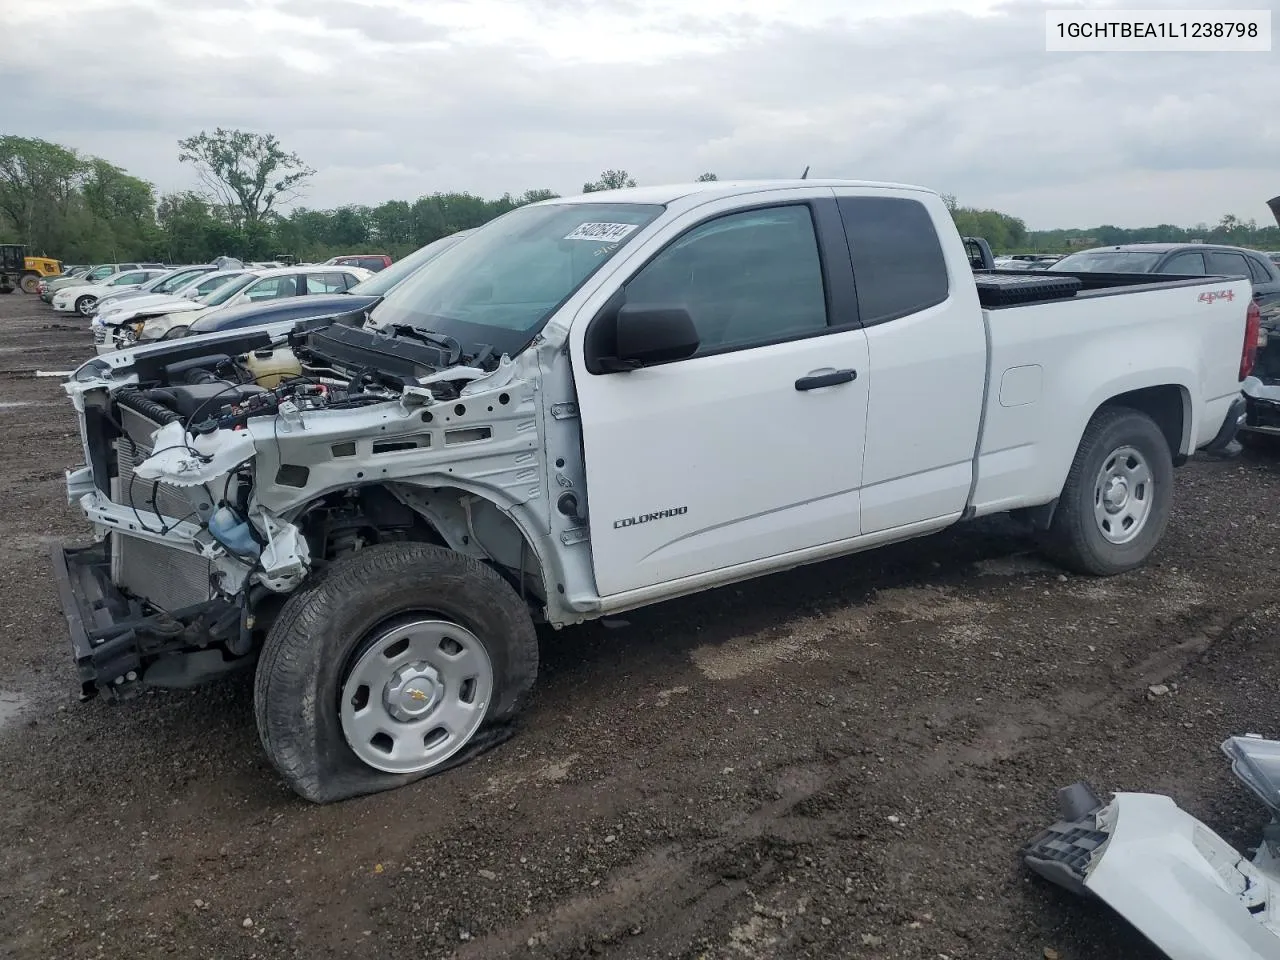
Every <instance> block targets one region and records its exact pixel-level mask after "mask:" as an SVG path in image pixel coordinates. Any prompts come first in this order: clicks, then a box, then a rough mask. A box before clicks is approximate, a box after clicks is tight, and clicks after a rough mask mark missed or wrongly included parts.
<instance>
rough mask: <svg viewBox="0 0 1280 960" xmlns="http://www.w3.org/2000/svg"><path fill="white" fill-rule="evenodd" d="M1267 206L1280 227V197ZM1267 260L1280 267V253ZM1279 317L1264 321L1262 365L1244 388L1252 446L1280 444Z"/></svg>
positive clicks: (1246, 436)
mask: <svg viewBox="0 0 1280 960" xmlns="http://www.w3.org/2000/svg"><path fill="white" fill-rule="evenodd" d="M1267 206H1268V207H1270V208H1271V213H1272V214H1273V215H1274V216H1275V218H1276V223H1277V224H1280V197H1273V198H1272V199H1270V200H1268V201H1267ZM1267 257H1268V259H1269V260H1270V261H1271V264H1272V266H1278V265H1277V257H1280V252H1272V253H1269V254H1268V255H1267ZM1276 313H1277V312H1276V311H1272V312H1270V313H1269V314H1267V315H1264V316H1263V318H1262V332H1261V338H1260V341H1259V344H1258V361H1257V364H1256V366H1255V369H1254V371H1253V375H1252V376H1251V377H1248V378H1247V379H1246V380H1245V381H1244V384H1243V385H1242V386H1241V388H1240V389H1241V392H1242V393H1243V394H1244V399H1245V413H1244V421H1243V422H1242V423H1241V424H1240V440H1241V442H1243V443H1247V444H1250V445H1251V446H1253V445H1257V443H1259V442H1267V443H1269V444H1270V445H1271V446H1272V447H1273V448H1274V447H1275V445H1277V444H1280V316H1277V315H1276Z"/></svg>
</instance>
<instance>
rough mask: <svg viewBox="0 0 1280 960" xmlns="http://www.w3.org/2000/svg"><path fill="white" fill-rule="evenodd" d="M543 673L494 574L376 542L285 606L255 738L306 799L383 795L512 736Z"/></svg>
mask: <svg viewBox="0 0 1280 960" xmlns="http://www.w3.org/2000/svg"><path fill="white" fill-rule="evenodd" d="M537 670H538V642H537V635H536V633H535V632H534V627H533V621H532V619H531V618H530V616H529V611H528V609H527V607H526V606H525V604H524V602H523V601H522V600H521V599H520V598H519V597H518V596H517V595H516V592H515V591H514V590H513V589H512V588H511V586H510V585H509V584H508V583H507V582H506V581H505V580H503V579H502V578H501V577H500V576H498V574H496V573H495V572H494V571H493V570H491V569H490V568H488V567H486V566H484V565H483V564H480V563H478V562H476V561H475V560H472V559H470V558H468V557H464V556H462V555H461V554H458V553H455V552H453V551H451V550H447V549H445V548H443V547H437V546H433V545H430V544H423V543H389V544H382V545H378V546H372V547H366V548H364V549H362V550H358V551H356V552H355V553H353V554H350V555H348V556H346V557H344V558H342V559H340V560H338V561H335V562H334V563H333V564H332V565H331V566H330V567H328V568H327V569H326V570H325V571H324V572H323V573H322V574H321V575H320V576H319V577H317V578H316V579H315V580H314V582H311V583H308V584H304V585H303V586H302V587H301V588H299V589H298V591H297V592H295V593H294V594H293V596H291V597H290V598H289V600H288V601H287V602H286V603H285V605H284V608H283V609H282V610H281V612H280V615H279V617H278V618H277V620H276V622H275V623H274V625H273V626H272V628H271V630H270V632H269V634H268V636H267V639H266V642H265V644H264V645H263V649H262V655H261V657H260V659H259V662H258V668H257V677H256V680H255V684H254V710H255V714H256V718H257V724H258V733H259V736H260V737H261V739H262V744H263V747H264V748H265V749H266V752H267V756H268V757H269V758H270V760H271V763H272V765H273V766H274V767H275V769H276V770H277V771H278V772H279V773H280V775H281V776H282V777H284V779H285V781H286V782H287V783H288V784H289V786H290V787H291V788H292V789H293V790H294V791H295V792H296V793H298V794H299V795H300V796H302V797H303V798H305V799H307V800H310V801H312V802H313V803H332V802H334V801H338V800H345V799H348V798H351V797H356V796H361V795H364V794H370V793H378V792H381V791H383V790H390V789H393V788H395V787H399V786H403V785H405V784H408V783H412V782H414V781H415V780H420V779H422V778H423V777H426V776H430V775H432V774H436V773H440V772H442V771H444V770H447V769H450V768H452V767H455V766H458V765H459V764H461V763H464V762H466V761H467V760H470V759H471V758H473V757H475V756H477V755H478V754H480V753H482V752H484V751H485V750H487V749H489V748H490V747H493V746H495V745H497V744H498V743H501V742H502V741H504V740H506V739H507V738H508V737H509V736H510V735H511V734H512V733H513V732H514V730H513V722H514V720H515V717H516V715H517V713H518V712H519V710H520V709H521V708H522V707H523V706H524V705H525V701H526V700H527V699H528V697H529V694H530V691H531V690H532V688H533V683H534V679H535V678H536V676H537ZM442 731H443V732H442Z"/></svg>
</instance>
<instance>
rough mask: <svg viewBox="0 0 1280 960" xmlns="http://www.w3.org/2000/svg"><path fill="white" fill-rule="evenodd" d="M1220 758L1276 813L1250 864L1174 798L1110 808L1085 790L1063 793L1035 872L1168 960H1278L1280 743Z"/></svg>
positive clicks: (1128, 796)
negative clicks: (1102, 908)
mask: <svg viewBox="0 0 1280 960" xmlns="http://www.w3.org/2000/svg"><path fill="white" fill-rule="evenodd" d="M1222 749H1223V751H1224V752H1225V753H1226V754H1227V756H1228V757H1230V758H1231V761H1232V769H1233V770H1234V771H1235V774H1236V776H1237V777H1238V778H1239V779H1240V780H1241V782H1242V783H1244V784H1245V785H1246V786H1248V787H1249V788H1250V789H1251V790H1252V791H1253V792H1254V793H1255V794H1257V795H1258V797H1259V799H1261V800H1262V802H1263V803H1265V804H1266V805H1267V807H1268V809H1269V810H1270V811H1271V813H1272V821H1271V823H1270V824H1268V825H1267V827H1266V829H1265V830H1264V831H1263V836H1262V839H1261V842H1260V844H1259V846H1258V849H1257V853H1256V854H1255V855H1254V857H1253V859H1252V860H1249V859H1246V858H1245V857H1244V856H1243V855H1241V854H1240V853H1239V852H1238V851H1237V850H1236V849H1235V848H1234V847H1232V846H1231V845H1230V844H1229V843H1227V842H1226V841H1225V840H1223V839H1222V838H1221V837H1219V836H1218V835H1217V834H1216V833H1214V832H1213V831H1212V830H1210V829H1209V828H1208V827H1206V826H1205V825H1204V824H1203V823H1201V822H1200V821H1199V820H1197V819H1196V818H1195V817H1193V816H1191V815H1190V814H1189V813H1187V812H1185V811H1184V810H1181V809H1180V808H1179V807H1178V805H1177V804H1176V803H1174V801H1173V800H1172V799H1171V798H1169V797H1166V796H1162V795H1159V794H1151V793H1117V794H1115V795H1114V796H1113V797H1112V799H1111V801H1110V802H1109V803H1105V804H1104V803H1102V801H1101V800H1099V799H1098V797H1097V795H1096V794H1095V793H1094V792H1093V789H1092V788H1091V787H1090V786H1089V785H1088V784H1086V783H1077V784H1075V785H1073V786H1070V787H1065V788H1063V789H1062V790H1059V791H1058V803H1059V807H1060V816H1061V819H1060V820H1059V821H1058V822H1057V823H1055V824H1053V826H1051V827H1049V828H1048V829H1047V830H1044V831H1042V832H1041V833H1040V834H1039V835H1038V836H1037V837H1036V838H1035V839H1034V840H1032V841H1031V842H1030V843H1029V844H1027V846H1026V847H1025V848H1024V849H1023V851H1022V853H1023V858H1024V859H1025V861H1026V863H1027V866H1028V867H1030V868H1031V869H1032V870H1033V871H1035V872H1036V873H1038V874H1039V875H1040V876H1042V877H1044V878H1045V879H1047V880H1050V881H1052V882H1053V883H1056V884H1057V885H1059V886H1061V887H1064V888H1065V889H1067V890H1070V891H1071V892H1072V893H1076V894H1079V895H1082V896H1091V897H1097V898H1098V899H1100V900H1102V901H1103V902H1104V903H1106V904H1107V905H1108V906H1109V907H1111V908H1112V909H1113V910H1115V911H1116V912H1117V913H1119V914H1120V915H1121V916H1123V917H1124V918H1125V919H1126V920H1128V921H1129V922H1130V923H1132V924H1133V925H1134V927H1136V928H1137V929H1138V930H1139V931H1140V932H1141V933H1142V934H1143V935H1144V936H1145V937H1146V938H1147V939H1148V940H1150V941H1151V942H1152V943H1153V944H1154V945H1155V946H1156V947H1158V948H1159V949H1161V950H1162V951H1164V953H1165V954H1166V955H1167V956H1168V957H1170V960H1280V819H1277V818H1278V817H1280V742H1277V741H1274V740H1263V739H1261V738H1258V737H1254V736H1248V737H1231V738H1230V739H1228V740H1227V741H1225V742H1224V743H1223V744H1222Z"/></svg>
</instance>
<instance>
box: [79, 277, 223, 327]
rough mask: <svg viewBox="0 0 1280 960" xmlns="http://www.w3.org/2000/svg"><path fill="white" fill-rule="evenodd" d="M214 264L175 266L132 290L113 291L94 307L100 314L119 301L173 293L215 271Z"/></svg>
mask: <svg viewBox="0 0 1280 960" xmlns="http://www.w3.org/2000/svg"><path fill="white" fill-rule="evenodd" d="M213 272H214V268H213V265H212V264H199V265H196V266H190V267H175V268H174V269H173V270H170V271H169V272H168V273H164V274H161V275H160V276H158V277H156V278H154V279H152V280H148V281H147V282H146V283H144V284H141V285H140V286H137V287H133V288H132V289H130V290H121V291H120V292H119V293H113V294H110V295H108V296H105V297H103V298H102V299H101V300H99V301H98V305H97V307H95V308H94V314H95V315H96V314H99V313H101V312H102V311H104V310H108V309H110V308H111V307H113V306H115V305H116V304H118V303H121V302H123V301H126V300H136V299H137V298H139V297H145V296H148V295H150V294H171V293H173V292H174V291H175V290H177V289H179V288H180V287H185V286H186V285H187V284H189V283H190V282H191V281H192V280H194V279H195V278H196V277H202V276H204V275H206V274H209V273H213Z"/></svg>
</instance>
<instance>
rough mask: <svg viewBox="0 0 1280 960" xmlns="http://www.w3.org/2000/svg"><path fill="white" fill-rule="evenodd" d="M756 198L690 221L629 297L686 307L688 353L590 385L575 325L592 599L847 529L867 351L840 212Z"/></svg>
mask: <svg viewBox="0 0 1280 960" xmlns="http://www.w3.org/2000/svg"><path fill="white" fill-rule="evenodd" d="M759 198H760V205H759V206H757V207H753V208H751V209H746V210H744V209H742V205H743V204H742V198H741V197H738V198H733V199H732V200H720V201H715V202H712V203H709V204H706V205H704V206H703V207H700V208H698V209H696V210H695V211H691V212H689V213H687V214H685V215H684V216H683V218H682V220H681V221H680V222H678V223H677V224H676V225H674V228H673V234H674V235H673V236H672V238H671V240H670V242H668V243H667V244H666V245H665V246H663V248H662V249H661V250H660V251H658V252H657V253H656V254H655V255H654V256H653V257H651V258H649V259H648V261H647V262H646V263H644V264H643V265H642V266H640V267H639V269H638V270H636V271H635V272H634V273H633V274H632V275H631V276H630V278H629V280H627V281H626V283H625V285H624V297H625V302H626V303H628V304H646V303H648V304H655V305H656V304H665V305H670V304H673V303H679V304H682V305H684V306H686V307H687V308H688V309H689V312H690V314H691V315H692V317H693V319H694V323H695V325H696V326H697V328H698V333H699V338H700V341H701V345H700V347H699V349H698V351H697V353H696V354H695V355H693V356H692V357H690V358H688V359H685V360H681V361H676V362H671V363H665V364H661V365H657V366H651V367H645V368H641V369H639V370H633V371H630V372H624V373H599V374H593V373H591V372H589V371H588V369H587V366H586V358H585V357H584V352H585V350H586V349H587V348H586V347H585V346H584V336H585V329H586V327H587V326H588V321H589V320H590V319H591V316H592V315H586V316H583V315H580V316H579V317H578V319H577V322H575V324H574V328H573V336H572V338H571V352H572V357H573V369H574V379H575V385H576V389H577V395H578V402H579V410H580V416H581V423H582V432H583V444H584V448H585V454H586V476H587V497H588V509H589V513H590V534H591V550H592V557H593V562H594V566H595V577H596V587H597V590H598V591H599V593H600V595H601V596H613V595H616V594H620V593H624V592H626V591H630V590H637V589H641V588H643V587H647V586H651V585H653V584H657V583H664V582H668V581H672V580H679V579H680V578H683V577H690V576H695V575H697V574H701V573H707V572H711V571H716V570H722V569H724V568H728V567H733V566H736V565H739V564H744V563H749V562H751V561H756V560H762V559H767V558H770V557H775V556H778V555H781V554H786V553H789V552H792V551H796V550H802V549H804V548H806V547H814V546H819V545H822V544H826V543H831V542H834V541H839V540H846V539H851V538H853V537H856V536H858V534H859V532H860V526H859V516H858V514H859V490H858V488H859V486H860V483H861V475H862V451H863V437H864V433H865V431H866V416H867V379H868V378H867V339H866V335H865V334H864V332H863V331H862V329H861V328H860V327H859V326H858V323H857V307H856V300H855V298H854V296H853V290H852V280H851V274H852V270H851V268H850V265H849V255H848V250H847V247H845V244H844V238H843V235H842V233H841V232H840V221H839V214H838V211H837V210H836V209H835V206H834V199H833V197H832V194H831V191H830V190H823V189H821V188H817V187H811V188H800V189H796V190H788V191H771V192H768V193H762V194H760V195H759ZM615 307H616V303H615ZM598 308H599V307H598V304H597V305H596V306H595V307H593V306H592V305H591V304H588V306H587V307H586V308H584V313H586V311H587V310H595V309H598Z"/></svg>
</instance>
